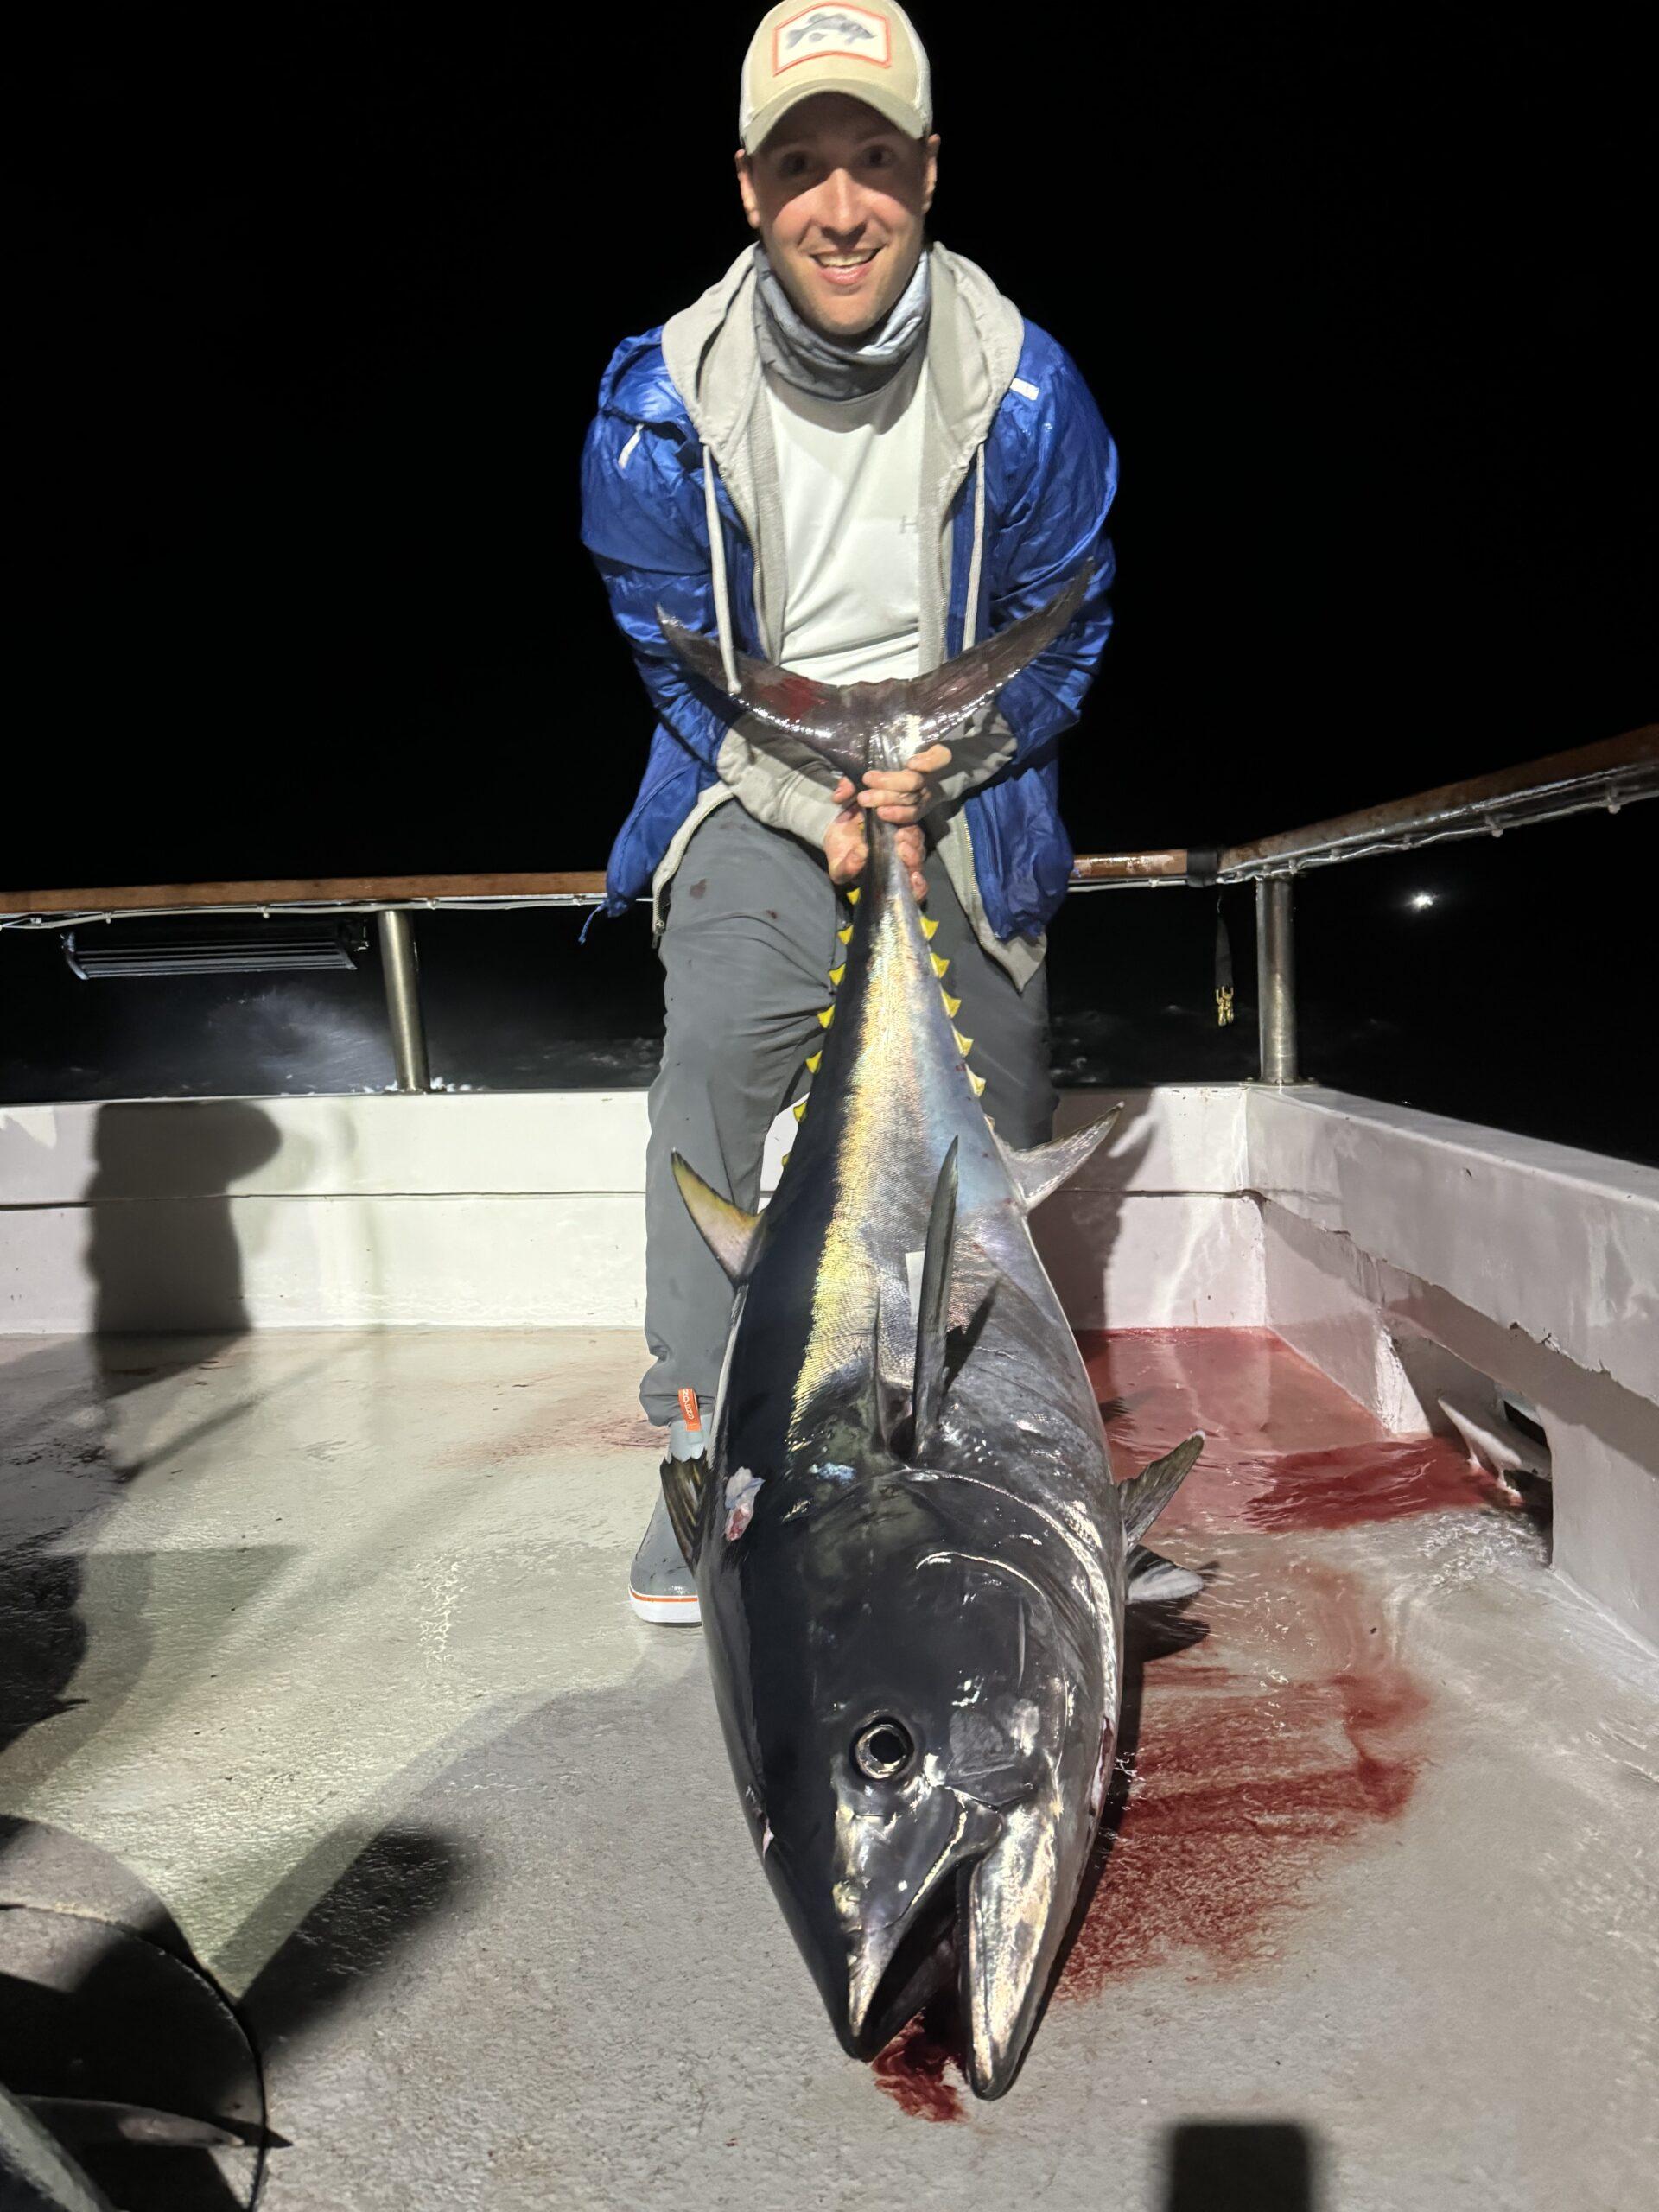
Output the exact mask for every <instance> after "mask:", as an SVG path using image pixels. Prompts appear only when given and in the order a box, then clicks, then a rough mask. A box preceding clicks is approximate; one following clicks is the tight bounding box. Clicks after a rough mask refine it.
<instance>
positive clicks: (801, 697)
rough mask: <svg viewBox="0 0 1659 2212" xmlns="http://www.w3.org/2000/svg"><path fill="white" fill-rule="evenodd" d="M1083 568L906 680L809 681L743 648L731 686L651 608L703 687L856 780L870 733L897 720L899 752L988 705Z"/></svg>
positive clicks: (1052, 625) (1043, 639)
mask: <svg viewBox="0 0 1659 2212" xmlns="http://www.w3.org/2000/svg"><path fill="white" fill-rule="evenodd" d="M1093 573H1094V563H1093V562H1091V561H1085V562H1084V564H1083V566H1082V568H1080V569H1078V571H1077V575H1075V576H1073V577H1072V579H1071V582H1070V583H1068V584H1066V585H1065V586H1064V587H1063V588H1062V589H1060V590H1059V591H1058V592H1056V593H1055V594H1054V596H1053V598H1052V599H1051V600H1049V601H1047V602H1046V604H1045V605H1044V606H1042V607H1038V608H1037V609H1036V610H1035V611H1034V612H1033V613H1030V614H1025V615H1021V617H1020V620H1019V621H1017V622H1010V623H1009V625H1008V626H1007V629H1006V630H999V631H998V632H996V634H995V637H991V638H987V639H984V640H983V642H982V644H980V645H970V646H969V649H968V651H967V652H965V653H958V654H957V657H956V658H955V659H954V660H952V661H947V662H946V663H945V664H944V667H943V668H936V669H934V670H933V671H932V672H931V674H930V675H927V676H916V677H911V678H910V679H909V680H908V681H907V682H899V681H896V680H889V681H887V682H886V683H815V682H814V681H813V680H812V678H811V677H809V676H795V675H791V672H790V671H789V670H787V669H784V668H776V667H774V666H773V665H772V663H771V662H770V661H764V660H756V659H755V658H753V655H751V654H749V653H735V654H734V655H733V661H734V665H735V667H736V671H737V685H738V688H737V690H736V691H735V692H733V691H732V690H730V688H729V686H728V683H727V681H726V664H725V661H724V659H723V658H721V650H720V647H719V645H717V644H716V643H715V639H712V638H706V637H704V636H703V635H702V633H701V632H699V631H696V630H688V629H687V628H686V626H685V625H684V623H683V622H679V621H677V620H675V618H674V616H673V615H671V614H670V613H666V612H665V611H664V609H663V608H662V607H658V609H657V623H658V628H659V629H660V630H661V631H662V633H663V635H664V637H665V638H666V639H667V640H668V642H669V644H670V645H672V646H673V648H674V650H675V652H677V653H678V655H679V656H680V658H681V659H682V660H683V661H684V663H685V664H686V665H687V667H688V668H690V670H691V671H692V673H693V674H694V675H696V676H697V677H700V678H701V679H702V682H703V683H706V684H707V685H709V689H710V690H715V691H718V692H720V693H721V695H722V696H724V697H726V698H731V699H734V700H735V702H736V703H737V704H738V705H739V706H741V707H746V708H747V709H748V711H749V713H750V714H752V715H754V716H755V718H756V720H757V721H763V722H766V723H767V724H768V725H769V726H770V727H771V728H772V729H774V730H777V731H779V732H780V733H781V734H783V735H784V736H785V737H791V738H793V739H795V740H796V741H798V743H799V744H801V745H803V746H804V747H806V748H807V749H808V751H809V752H812V753H817V755H818V756H819V758H820V759H821V760H827V761H828V762H829V765H830V766H831V767H833V768H838V769H839V770H840V771H841V772H842V775H844V776H850V777H851V778H852V779H853V781H854V782H855V783H856V782H857V781H858V779H859V778H860V777H861V775H862V774H863V772H864V771H865V769H866V768H867V767H868V766H869V763H870V755H871V742H872V740H873V739H874V737H875V735H876V734H877V733H878V732H879V731H882V730H886V729H889V728H903V729H904V731H905V743H906V757H907V756H908V754H909V753H919V752H921V751H922V750H923V749H924V748H925V747H927V746H930V745H931V744H933V743H934V742H935V741H937V740H938V739H939V738H942V737H944V736H945V735H946V734H947V733H948V732H950V730H953V729H955V728H956V727H957V723H958V722H963V721H967V719H968V717H969V715H971V714H975V713H976V712H977V711H978V709H980V708H981V707H983V706H988V704H989V703H990V702H991V701H992V700H993V699H995V696H996V695H997V693H998V692H999V691H1000V690H1001V689H1002V687H1003V685H1004V684H1005V683H1011V682H1012V681H1013V679H1014V677H1016V676H1018V675H1019V673H1020V670H1021V669H1022V668H1024V667H1026V666H1027V664H1029V663H1030V662H1032V661H1033V660H1035V659H1036V658H1037V656H1038V654H1039V653H1040V652H1043V651H1044V649H1045V648H1046V646H1048V645H1052V643H1053V642H1054V640H1055V639H1056V638H1058V636H1059V634H1060V632H1061V631H1062V630H1064V629H1065V628H1066V627H1067V626H1068V625H1069V624H1070V623H1071V618H1072V616H1073V615H1074V614H1076V613H1077V609H1078V607H1080V606H1081V605H1082V604H1083V595H1084V592H1085V591H1087V589H1088V588H1089V579H1090V575H1092V574H1093ZM880 757H881V756H880V753H878V754H877V758H878V759H880Z"/></svg>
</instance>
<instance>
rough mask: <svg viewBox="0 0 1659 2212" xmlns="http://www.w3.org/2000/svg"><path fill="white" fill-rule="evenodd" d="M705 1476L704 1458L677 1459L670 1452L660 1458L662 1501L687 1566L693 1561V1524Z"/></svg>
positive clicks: (699, 1514)
mask: <svg viewBox="0 0 1659 2212" xmlns="http://www.w3.org/2000/svg"><path fill="white" fill-rule="evenodd" d="M708 1477H709V1462H708V1461H707V1460H706V1459H675V1458H674V1457H673V1456H672V1454H671V1455H670V1456H669V1457H668V1458H667V1459H664V1462H663V1503H664V1505H665V1506H667V1508H668V1517H669V1522H670V1523H671V1526H672V1528H673V1530H674V1541H675V1542H676V1543H677V1544H678V1546H679V1548H680V1551H681V1554H682V1555H683V1558H684V1560H685V1563H686V1565H687V1566H688V1567H696V1563H697V1527H698V1524H699V1522H701V1521H702V1491H703V1484H705V1482H706V1481H707V1480H708Z"/></svg>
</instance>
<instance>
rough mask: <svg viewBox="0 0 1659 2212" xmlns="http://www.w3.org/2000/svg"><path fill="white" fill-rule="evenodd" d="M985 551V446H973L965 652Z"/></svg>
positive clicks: (975, 626) (974, 628)
mask: <svg viewBox="0 0 1659 2212" xmlns="http://www.w3.org/2000/svg"><path fill="white" fill-rule="evenodd" d="M984 553H985V448H984V445H983V443H981V444H980V445H978V446H976V448H974V550H973V556H972V557H971V559H970V560H969V563H968V605H967V607H966V608H965V610H964V611H963V618H962V650H963V652H967V650H968V648H969V645H972V644H973V642H974V639H975V637H976V634H977V632H978V630H979V572H980V569H981V566H982V562H983V558H984Z"/></svg>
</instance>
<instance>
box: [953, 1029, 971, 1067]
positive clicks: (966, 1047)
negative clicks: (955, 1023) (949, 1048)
mask: <svg viewBox="0 0 1659 2212" xmlns="http://www.w3.org/2000/svg"><path fill="white" fill-rule="evenodd" d="M950 1034H951V1035H952V1036H953V1037H954V1038H955V1039H956V1040H957V1051H958V1052H960V1053H961V1054H962V1057H963V1059H964V1060H965V1059H966V1058H967V1057H968V1055H969V1052H972V1051H973V1049H974V1040H973V1039H972V1038H971V1037H964V1036H963V1033H962V1032H961V1030H960V1029H952V1031H951V1032H950Z"/></svg>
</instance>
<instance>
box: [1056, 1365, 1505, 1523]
mask: <svg viewBox="0 0 1659 2212" xmlns="http://www.w3.org/2000/svg"><path fill="white" fill-rule="evenodd" d="M1078 1342H1079V1343H1080V1344H1081V1345H1082V1348H1083V1355H1084V1361H1085V1363H1087V1365H1088V1369H1089V1373H1090V1379H1091V1380H1092V1381H1093V1383H1094V1384H1095V1388H1096V1392H1097V1394H1098V1395H1099V1397H1100V1399H1101V1401H1102V1408H1101V1409H1102V1412H1103V1414H1104V1416H1105V1419H1106V1433H1107V1436H1108V1439H1109V1441H1110V1444H1111V1447H1112V1466H1113V1471H1114V1472H1115V1473H1116V1475H1117V1477H1118V1479H1119V1480H1120V1481H1122V1479H1123V1478H1125V1477H1127V1476H1129V1475H1133V1474H1137V1473H1138V1472H1139V1471H1140V1470H1141V1468H1142V1467H1144V1466H1145V1465H1147V1463H1148V1461H1150V1460H1153V1459H1156V1458H1157V1457H1158V1456H1159V1454H1160V1452H1167V1451H1168V1450H1169V1448H1170V1446H1172V1445H1173V1444H1177V1443H1179V1441H1180V1440H1181V1438H1182V1437H1184V1436H1188V1435H1191V1433H1192V1431H1193V1430H1194V1429H1202V1430H1203V1432H1204V1436H1205V1447H1204V1452H1203V1454H1202V1456H1201V1457H1200V1459H1199V1460H1198V1465H1197V1466H1196V1467H1195V1468H1194V1469H1193V1471H1192V1474H1190V1475H1189V1476H1188V1477H1187V1478H1186V1481H1185V1483H1184V1484H1182V1486H1181V1489H1180V1491H1179V1493H1178V1494H1177V1496H1176V1498H1175V1500H1174V1503H1173V1504H1172V1505H1171V1507H1170V1509H1169V1510H1168V1512H1167V1513H1166V1515H1165V1516H1164V1517H1163V1518H1162V1520H1160V1522H1159V1524H1158V1525H1159V1528H1160V1531H1162V1532H1163V1533H1165V1534H1169V1533H1172V1532H1173V1531H1175V1530H1177V1529H1188V1530H1192V1531H1193V1532H1196V1533H1204V1534H1211V1533H1215V1532H1218V1531H1222V1530H1225V1529H1263V1530H1267V1531H1268V1532H1271V1533H1273V1534H1275V1535H1282V1534H1285V1533H1287V1531H1289V1530H1292V1529H1351V1528H1356V1527H1357V1526H1359V1525H1360V1524H1361V1523H1363V1522H1371V1521H1397V1520H1400V1519H1402V1518H1403V1517H1405V1516H1408V1515H1413V1514H1418V1513H1435V1512H1440V1511H1442V1510H1445V1509H1446V1508H1447V1507H1448V1506H1470V1505H1481V1504H1486V1505H1492V1506H1497V1507H1501V1508H1504V1509H1507V1510H1516V1508H1517V1507H1518V1503H1519V1501H1518V1500H1517V1499H1516V1498H1515V1497H1512V1496H1511V1494H1510V1492H1509V1491H1506V1490H1504V1489H1503V1486H1502V1485H1501V1484H1497V1483H1496V1482H1494V1481H1493V1480H1492V1478H1491V1477H1490V1476H1489V1475H1487V1474H1486V1473H1485V1472H1484V1471H1483V1470H1482V1469H1481V1468H1479V1467H1478V1466H1477V1465H1474V1463H1473V1462H1472V1461H1471V1459H1469V1458H1468V1456H1467V1454H1466V1453H1465V1451H1464V1449H1463V1447H1462V1446H1461V1445H1460V1444H1459V1442H1458V1441H1457V1440H1456V1439H1455V1438H1448V1437H1443V1436H1389V1434H1387V1433H1386V1432H1385V1431H1384V1430H1383V1428H1382V1427H1380V1426H1379V1425H1378V1423H1377V1422H1376V1420H1375V1419H1374V1418H1373V1417H1372V1415H1370V1414H1368V1413H1367V1412H1366V1411H1365V1409H1364V1408H1363V1406H1360V1405H1358V1404H1357V1403H1356V1402H1355V1401H1354V1400H1353V1399H1352V1398H1351V1397H1349V1396H1348V1395H1347V1393H1346V1392H1345V1391H1344V1390H1340V1389H1338V1387H1337V1385H1336V1384H1335V1383H1332V1381H1331V1380H1330V1378H1329V1376H1325V1375H1322V1374H1321V1373H1320V1372H1319V1369H1318V1368H1317V1367H1315V1366H1313V1364H1312V1363H1311V1362H1309V1361H1307V1360H1306V1359H1304V1358H1302V1357H1301V1356H1300V1353H1298V1352H1294V1351H1292V1350H1291V1348H1290V1346H1289V1345H1288V1344H1285V1343H1283V1342H1281V1339H1280V1338H1277V1337H1275V1336H1274V1334H1273V1332H1272V1331H1271V1330H1269V1329H1122V1330H1112V1331H1107V1332H1103V1331H1093V1332H1088V1333H1085V1334H1084V1335H1083V1336H1081V1337H1080V1338H1079V1339H1078Z"/></svg>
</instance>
